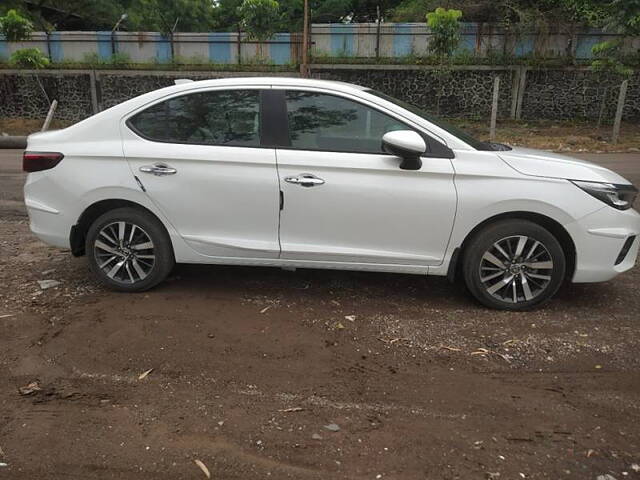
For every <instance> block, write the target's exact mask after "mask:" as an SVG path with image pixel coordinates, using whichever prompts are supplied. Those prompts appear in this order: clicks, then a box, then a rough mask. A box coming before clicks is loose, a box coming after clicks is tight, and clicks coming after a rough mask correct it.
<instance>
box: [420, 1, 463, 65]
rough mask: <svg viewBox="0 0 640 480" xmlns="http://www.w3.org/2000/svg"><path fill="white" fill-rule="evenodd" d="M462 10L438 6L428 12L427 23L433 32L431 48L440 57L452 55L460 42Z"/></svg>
mask: <svg viewBox="0 0 640 480" xmlns="http://www.w3.org/2000/svg"><path fill="white" fill-rule="evenodd" d="M461 16H462V12H461V11H460V10H455V9H451V10H447V9H444V8H442V7H438V8H436V10H435V12H430V13H427V25H428V26H429V28H430V29H431V33H432V34H433V35H432V37H431V40H430V41H429V50H430V51H431V52H432V53H434V54H435V55H438V56H440V57H445V56H446V57H450V56H451V55H452V54H453V52H454V50H455V49H456V48H458V45H459V44H460V23H459V22H458V21H459V19H460V17H461Z"/></svg>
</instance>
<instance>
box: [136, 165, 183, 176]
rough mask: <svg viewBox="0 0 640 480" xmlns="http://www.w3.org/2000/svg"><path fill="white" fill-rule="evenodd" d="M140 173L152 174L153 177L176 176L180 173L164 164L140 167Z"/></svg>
mask: <svg viewBox="0 0 640 480" xmlns="http://www.w3.org/2000/svg"><path fill="white" fill-rule="evenodd" d="M140 171H141V172H144V173H152V174H153V175H157V176H163V175H174V174H176V173H178V170H176V169H175V168H172V167H170V166H168V165H165V164H164V163H156V164H154V165H144V166H142V167H140Z"/></svg>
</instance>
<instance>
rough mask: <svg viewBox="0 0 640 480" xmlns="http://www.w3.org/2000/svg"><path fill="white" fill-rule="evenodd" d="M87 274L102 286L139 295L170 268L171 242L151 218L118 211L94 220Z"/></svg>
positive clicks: (133, 211)
mask: <svg viewBox="0 0 640 480" xmlns="http://www.w3.org/2000/svg"><path fill="white" fill-rule="evenodd" d="M86 252H87V257H88V260H89V266H90V268H91V270H92V271H93V272H94V273H95V274H96V276H97V277H98V279H99V280H100V281H101V282H102V283H103V284H105V285H106V286H108V287H110V288H112V289H114V290H120V291H128V292H139V291H144V290H148V289H149V288H152V287H154V286H156V285H157V284H158V283H160V282H162V281H163V280H164V279H165V278H166V277H167V275H169V273H170V272H171V269H172V268H173V266H174V263H175V261H174V257H173V249H172V247H171V241H170V239H169V236H168V235H167V232H166V231H165V229H164V226H163V225H162V224H161V223H160V221H159V220H158V219H157V218H155V217H154V216H153V215H151V214H149V213H147V212H144V211H142V210H137V209H135V208H118V209H115V210H111V211H109V212H106V213H104V214H103V215H101V216H100V217H98V218H97V219H96V220H95V221H94V222H93V224H92V225H91V227H90V228H89V231H88V233H87V238H86Z"/></svg>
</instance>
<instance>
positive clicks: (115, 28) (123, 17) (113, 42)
mask: <svg viewBox="0 0 640 480" xmlns="http://www.w3.org/2000/svg"><path fill="white" fill-rule="evenodd" d="M127 17H128V15H127V14H126V13H123V14H122V15H121V16H120V18H119V19H118V21H117V22H116V24H115V25H114V26H113V28H112V29H111V55H115V54H116V32H117V31H118V27H119V26H120V24H121V23H122V22H123V21H124V20H126V18H127Z"/></svg>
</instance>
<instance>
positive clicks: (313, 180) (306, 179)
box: [284, 173, 324, 187]
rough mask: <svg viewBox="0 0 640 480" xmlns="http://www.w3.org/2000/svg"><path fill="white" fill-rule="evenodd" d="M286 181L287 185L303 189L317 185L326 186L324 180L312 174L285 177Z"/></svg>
mask: <svg viewBox="0 0 640 480" xmlns="http://www.w3.org/2000/svg"><path fill="white" fill-rule="evenodd" d="M284 181H285V182H287V183H293V184H294V185H300V186H301V187H315V186H317V185H323V184H324V180H323V179H321V178H320V177H316V176H315V175H312V174H310V173H301V174H300V175H297V176H293V177H284Z"/></svg>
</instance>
